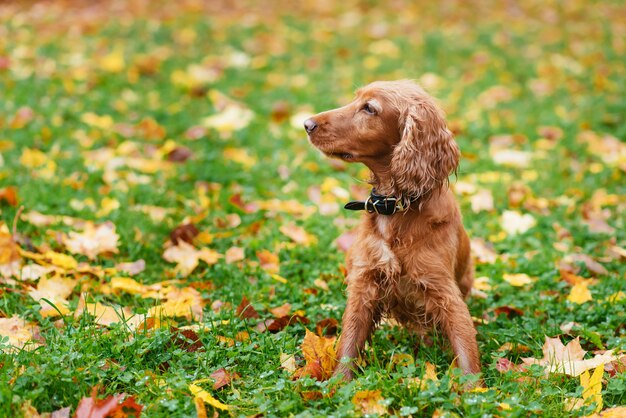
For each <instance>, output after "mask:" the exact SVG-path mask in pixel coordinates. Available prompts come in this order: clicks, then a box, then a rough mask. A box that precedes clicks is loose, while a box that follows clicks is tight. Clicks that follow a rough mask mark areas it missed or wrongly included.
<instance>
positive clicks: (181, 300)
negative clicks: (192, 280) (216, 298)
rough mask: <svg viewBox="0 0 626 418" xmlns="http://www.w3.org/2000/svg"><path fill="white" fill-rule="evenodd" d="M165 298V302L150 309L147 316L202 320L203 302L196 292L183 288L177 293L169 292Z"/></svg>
mask: <svg viewBox="0 0 626 418" xmlns="http://www.w3.org/2000/svg"><path fill="white" fill-rule="evenodd" d="M167 296H168V300H167V301H166V302H164V303H161V304H160V305H157V306H154V307H152V308H150V310H149V311H148V316H151V317H155V318H162V317H171V318H175V317H185V318H188V319H190V320H191V319H195V320H198V321H199V320H201V319H202V309H203V307H204V302H203V300H202V296H201V295H200V293H199V292H198V291H197V290H195V289H193V288H185V289H181V290H180V291H179V292H175V291H174V292H171V293H170V294H168V295H167Z"/></svg>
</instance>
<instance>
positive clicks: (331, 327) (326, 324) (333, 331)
mask: <svg viewBox="0 0 626 418" xmlns="http://www.w3.org/2000/svg"><path fill="white" fill-rule="evenodd" d="M338 327H339V322H338V321H337V320H336V319H335V318H326V319H322V320H321V321H319V322H318V323H317V324H315V333H316V334H317V335H319V336H320V337H334V336H335V335H337V328H338Z"/></svg>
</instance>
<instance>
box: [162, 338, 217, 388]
mask: <svg viewBox="0 0 626 418" xmlns="http://www.w3.org/2000/svg"><path fill="white" fill-rule="evenodd" d="M170 332H171V336H170V341H172V343H173V344H174V345H175V346H176V347H178V348H180V349H182V350H185V351H186V352H188V353H194V352H196V351H199V350H201V349H203V348H204V344H202V341H201V340H200V337H199V336H198V334H197V333H196V332H195V331H194V330H191V329H180V328H176V327H171V328H170ZM211 377H212V376H211Z"/></svg>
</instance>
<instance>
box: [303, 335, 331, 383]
mask: <svg viewBox="0 0 626 418" xmlns="http://www.w3.org/2000/svg"><path fill="white" fill-rule="evenodd" d="M301 348H302V354H303V355H304V360H305V361H306V364H305V366H304V367H302V368H301V369H299V370H298V371H296V374H295V375H294V377H296V378H300V377H301V376H305V375H306V376H311V377H313V378H314V379H317V380H320V381H323V380H326V379H328V378H330V377H331V376H332V374H333V371H334V370H335V365H336V364H337V354H336V352H335V338H326V337H318V336H317V335H315V334H313V333H312V332H311V331H309V330H308V329H307V330H306V335H305V336H304V341H302V345H301Z"/></svg>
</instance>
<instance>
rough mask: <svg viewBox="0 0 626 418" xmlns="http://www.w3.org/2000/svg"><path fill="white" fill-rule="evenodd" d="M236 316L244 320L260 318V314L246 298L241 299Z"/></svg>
mask: <svg viewBox="0 0 626 418" xmlns="http://www.w3.org/2000/svg"><path fill="white" fill-rule="evenodd" d="M235 315H237V316H239V317H241V318H243V319H251V318H259V313H258V312H257V311H256V309H254V306H252V304H251V303H250V301H249V300H248V298H246V297H245V296H244V297H243V298H242V299H241V303H240V304H239V306H237V310H236V311H235Z"/></svg>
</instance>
